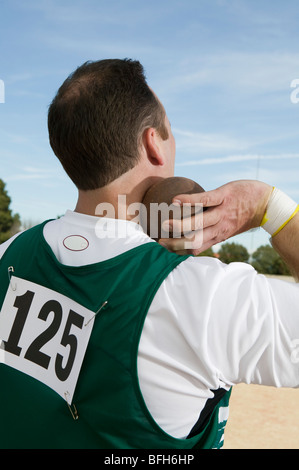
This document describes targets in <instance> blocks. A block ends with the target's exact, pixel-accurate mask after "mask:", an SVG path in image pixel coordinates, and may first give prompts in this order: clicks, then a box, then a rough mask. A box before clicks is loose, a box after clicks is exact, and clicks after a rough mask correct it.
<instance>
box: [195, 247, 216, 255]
mask: <svg viewBox="0 0 299 470" xmlns="http://www.w3.org/2000/svg"><path fill="white" fill-rule="evenodd" d="M197 256H211V257H214V256H215V253H214V252H213V248H212V247H211V248H208V249H207V250H205V251H202V252H201V253H199V254H198V255H197Z"/></svg>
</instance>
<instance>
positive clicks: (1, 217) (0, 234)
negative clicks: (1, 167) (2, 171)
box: [0, 179, 21, 243]
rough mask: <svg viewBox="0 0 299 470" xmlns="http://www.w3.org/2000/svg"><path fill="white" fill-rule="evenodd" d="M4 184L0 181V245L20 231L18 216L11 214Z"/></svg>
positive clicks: (9, 200)
mask: <svg viewBox="0 0 299 470" xmlns="http://www.w3.org/2000/svg"><path fill="white" fill-rule="evenodd" d="M5 186H6V185H5V183H4V181H3V180H2V179H0V243H3V242H5V241H6V240H8V239H9V238H10V237H12V236H13V235H14V234H15V233H17V232H18V231H19V229H20V225H21V222H20V216H19V214H14V215H13V214H12V211H11V210H10V208H9V206H10V203H11V199H10V197H9V196H8V194H7V191H6V189H5Z"/></svg>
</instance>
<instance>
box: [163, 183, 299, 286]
mask: <svg viewBox="0 0 299 470" xmlns="http://www.w3.org/2000/svg"><path fill="white" fill-rule="evenodd" d="M272 191H273V188H272V186H269V185H268V184H266V183H263V182H260V181H255V180H240V181H233V182H231V183H227V184H225V185H224V186H221V187H220V188H218V189H215V190H212V191H207V192H203V193H199V194H192V195H186V194H184V195H178V196H177V197H176V198H175V200H176V201H177V203H180V204H184V203H191V204H195V203H200V204H202V205H203V207H204V208H206V210H205V211H204V212H203V214H202V215H201V218H200V217H197V218H196V216H195V217H194V218H193V225H192V229H193V230H194V232H193V234H192V239H190V238H188V239H186V238H173V239H169V240H165V239H163V240H161V241H162V243H163V244H164V245H166V246H167V248H168V249H170V250H172V251H175V252H178V253H183V252H184V251H185V252H189V253H192V254H194V255H197V254H199V253H201V252H203V251H205V250H206V249H208V248H210V247H211V246H213V245H215V244H216V243H220V242H222V241H224V240H227V239H228V238H230V237H232V236H234V235H237V234H239V233H242V232H245V231H247V230H250V229H252V228H256V227H259V226H260V225H261V222H262V219H263V217H264V214H265V212H266V210H267V207H268V203H269V200H271V196H272ZM272 212H273V211H272ZM200 219H201V226H199V225H198V223H199V222H198V221H199V220H200ZM170 223H171V224H172V225H173V226H174V228H175V230H176V231H177V230H178V226H177V225H178V224H180V223H181V222H180V221H175V220H173V221H170ZM190 240H191V241H190ZM271 242H272V245H273V247H274V248H275V250H276V251H277V252H278V253H279V255H280V256H281V257H282V258H283V259H284V260H285V261H286V263H287V264H288V266H289V268H290V270H291V271H292V273H293V275H294V277H296V278H299V250H298V247H299V216H298V215H296V216H294V217H293V218H292V219H291V220H290V221H289V222H288V223H287V224H286V225H285V226H284V227H283V228H282V229H281V230H280V231H279V233H277V234H275V235H274V236H273V238H272V239H271ZM186 247H187V248H188V249H186Z"/></svg>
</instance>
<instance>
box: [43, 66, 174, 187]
mask: <svg viewBox="0 0 299 470" xmlns="http://www.w3.org/2000/svg"><path fill="white" fill-rule="evenodd" d="M150 127H154V128H156V129H157V130H158V132H159V134H160V136H161V137H162V139H164V140H166V139H167V138H168V132H167V129H166V127H165V111H164V108H163V106H162V105H161V103H160V102H159V100H158V99H157V98H156V97H155V95H154V93H153V92H152V91H151V89H150V88H149V86H148V85H147V83H146V79H145V75H144V69H143V67H142V65H141V64H140V62H138V61H133V60H130V59H124V60H121V59H107V60H101V61H96V62H86V63H84V64H83V65H82V66H80V67H78V68H77V69H76V70H75V71H74V72H73V73H72V74H71V75H70V76H69V77H68V78H67V79H66V80H65V82H64V83H63V84H62V85H61V87H60V88H59V90H58V92H57V94H56V96H55V98H54V99H53V101H52V103H51V105H50V107H49V112H48V129H49V139H50V144H51V147H52V149H53V151H54V153H55V155H56V156H57V157H58V158H59V160H60V162H61V164H62V166H63V167H64V169H65V171H66V172H67V174H68V175H69V177H70V178H71V180H72V181H73V182H74V184H75V185H76V186H77V187H78V188H79V189H81V190H91V189H97V188H100V187H102V186H105V185H107V184H108V183H110V182H111V181H113V180H115V179H116V178H118V177H119V176H121V175H122V174H123V173H126V172H127V171H129V170H130V169H131V168H133V167H134V166H135V165H136V163H137V162H138V158H139V145H140V139H141V138H142V135H143V132H144V130H145V129H146V128H150Z"/></svg>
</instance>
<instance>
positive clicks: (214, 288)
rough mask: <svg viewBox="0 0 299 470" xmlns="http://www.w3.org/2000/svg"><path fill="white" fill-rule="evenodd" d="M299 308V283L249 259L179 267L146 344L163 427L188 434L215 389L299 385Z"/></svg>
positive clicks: (143, 368)
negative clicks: (271, 274)
mask: <svg viewBox="0 0 299 470" xmlns="http://www.w3.org/2000/svg"><path fill="white" fill-rule="evenodd" d="M298 306H299V285H298V284H295V283H291V282H286V281H278V280H274V279H268V278H266V277H265V276H263V275H260V274H257V272H256V271H255V270H254V269H253V268H252V267H251V266H250V265H247V264H245V263H231V264H229V265H226V264H223V263H221V262H220V261H218V260H216V259H215V258H206V257H198V258H189V259H187V260H186V261H184V262H182V263H181V264H180V265H179V266H177V267H176V268H175V269H174V270H173V271H172V272H171V273H170V275H169V276H168V277H167V279H165V281H164V282H163V283H162V285H161V287H160V289H159V290H158V292H157V294H156V296H155V298H154V300H153V302H152V304H151V306H150V309H149V312H148V315H147V318H146V321H145V324H144V328H143V331H142V335H141V340H140V345H139V356H138V376H139V381H140V388H141V390H142V394H143V396H144V399H145V402H146V404H147V406H148V408H149V410H150V412H151V413H152V415H153V416H154V418H155V419H156V421H157V422H158V424H159V425H160V426H161V427H162V428H163V429H164V430H166V431H167V432H169V433H170V434H172V435H175V436H177V437H178V436H185V435H187V434H188V431H190V429H191V428H192V424H194V423H195V422H196V420H197V418H198V416H199V414H200V412H201V410H202V409H203V408H204V406H205V404H206V401H207V399H209V398H212V397H213V392H212V391H213V390H216V389H218V388H225V389H229V388H230V386H232V385H234V384H237V383H240V382H244V383H255V384H264V385H272V386H276V387H281V386H283V387H298V386H299V312H298V310H299V309H298ZM297 338H298V339H297ZM296 340H297V342H296ZM294 347H296V348H297V350H298V352H297V353H296V351H294Z"/></svg>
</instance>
